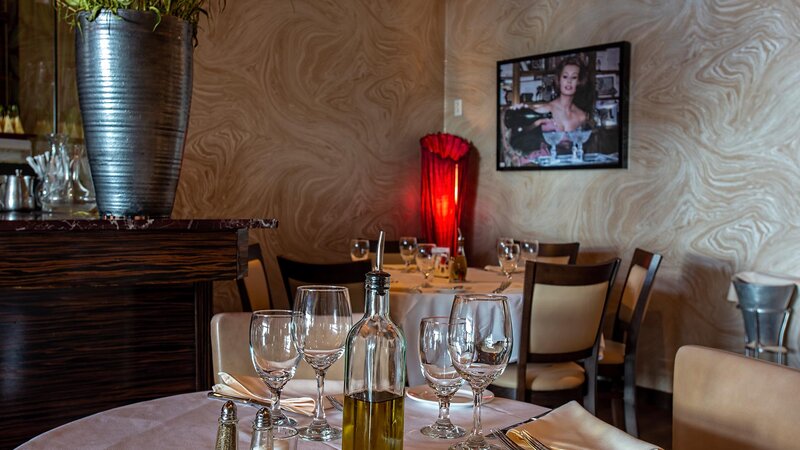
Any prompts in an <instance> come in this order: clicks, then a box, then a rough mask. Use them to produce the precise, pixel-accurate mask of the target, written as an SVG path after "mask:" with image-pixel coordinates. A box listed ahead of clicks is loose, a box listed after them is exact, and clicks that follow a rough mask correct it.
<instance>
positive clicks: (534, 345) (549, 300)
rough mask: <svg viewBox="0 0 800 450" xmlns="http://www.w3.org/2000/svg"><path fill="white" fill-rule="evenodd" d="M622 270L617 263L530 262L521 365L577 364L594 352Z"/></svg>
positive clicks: (526, 285) (615, 260) (613, 261)
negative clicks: (613, 290)
mask: <svg viewBox="0 0 800 450" xmlns="http://www.w3.org/2000/svg"><path fill="white" fill-rule="evenodd" d="M618 267H619V259H614V260H611V261H609V262H606V263H603V264H595V265H563V264H547V263H540V262H538V261H528V262H527V263H526V266H525V285H524V290H523V308H522V336H523V338H522V339H521V342H520V359H521V365H523V364H525V363H527V362H560V361H575V360H579V359H583V358H587V357H589V356H591V355H592V354H593V353H596V350H597V348H596V347H597V344H598V342H599V338H600V332H601V326H602V322H603V312H604V310H605V306H606V302H607V301H608V294H609V292H610V290H611V286H612V285H613V283H614V276H615V275H616V272H617V268H618ZM519 372H522V371H519Z"/></svg>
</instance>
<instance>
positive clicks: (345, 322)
mask: <svg viewBox="0 0 800 450" xmlns="http://www.w3.org/2000/svg"><path fill="white" fill-rule="evenodd" d="M351 326H352V314H351V313H350V296H349V293H348V291H347V288H346V287H342V286H301V287H299V288H297V295H296V296H295V316H294V337H295V341H296V342H297V346H298V347H299V348H300V351H301V352H302V354H303V359H305V360H306V362H307V363H308V365H310V366H311V367H312V368H313V369H314V371H315V372H316V374H317V404H316V408H315V410H314V419H313V420H311V423H310V424H309V425H308V426H307V427H303V428H300V430H298V431H299V432H300V438H302V439H304V440H307V441H330V440H333V439H339V438H340V437H342V430H340V429H339V428H334V427H332V426H330V424H328V421H327V420H326V419H325V410H324V408H323V407H322V395H323V393H324V390H325V372H326V371H327V370H328V368H330V366H331V365H333V363H335V362H336V361H337V360H338V359H339V358H341V357H342V355H343V354H344V344H345V340H346V339H347V333H348V332H349V331H350V327H351Z"/></svg>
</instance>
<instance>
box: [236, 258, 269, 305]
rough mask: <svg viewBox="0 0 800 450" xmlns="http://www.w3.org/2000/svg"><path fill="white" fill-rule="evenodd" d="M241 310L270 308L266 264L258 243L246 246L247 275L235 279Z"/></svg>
mask: <svg viewBox="0 0 800 450" xmlns="http://www.w3.org/2000/svg"><path fill="white" fill-rule="evenodd" d="M236 286H237V287H238V288H239V298H240V299H241V301H242V311H258V310H259V309H270V308H272V300H271V298H270V293H269V281H268V278H267V266H266V264H264V257H263V255H262V254H261V246H260V245H259V244H257V243H256V244H250V245H249V246H248V247H247V276H245V277H242V278H239V279H238V280H236Z"/></svg>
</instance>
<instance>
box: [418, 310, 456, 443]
mask: <svg viewBox="0 0 800 450" xmlns="http://www.w3.org/2000/svg"><path fill="white" fill-rule="evenodd" d="M449 323H450V318H449V317H426V318H424V319H422V321H421V322H420V326H419V362H420V366H421V368H422V375H423V376H424V377H425V381H427V383H428V386H430V387H431V389H433V392H434V393H435V394H436V397H437V398H438V399H439V418H438V419H436V421H435V422H433V423H432V424H431V425H428V426H426V427H424V428H423V429H421V430H420V431H421V432H422V434H424V435H425V436H429V437H432V438H439V439H454V438H457V437H461V436H463V435H464V434H465V433H466V431H465V430H464V429H463V428H461V427H459V426H456V425H454V424H453V422H451V421H450V399H451V398H452V397H453V395H454V394H455V393H456V392H457V391H458V389H459V388H461V385H462V384H463V383H464V379H463V378H461V375H459V374H458V372H457V371H456V369H455V367H453V361H452V359H451V358H450V352H449V351H448V349H447V333H448V325H449Z"/></svg>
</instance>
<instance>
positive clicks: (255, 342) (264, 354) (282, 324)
mask: <svg viewBox="0 0 800 450" xmlns="http://www.w3.org/2000/svg"><path fill="white" fill-rule="evenodd" d="M296 315H298V314H297V313H293V312H292V311H287V310H274V309H273V310H261V311H255V312H253V315H252V316H251V317H250V358H251V360H252V361H253V367H254V368H255V369H256V373H258V376H259V377H261V380H262V381H264V384H266V385H267V388H268V389H269V390H270V392H271V393H272V397H273V398H274V401H273V402H272V408H271V409H270V413H271V416H272V424H273V425H275V429H274V430H273V434H274V435H275V436H276V437H291V436H294V435H296V434H297V430H296V429H294V428H293V427H294V426H295V425H297V421H296V420H294V419H291V418H289V417H286V415H285V414H283V412H282V411H281V390H283V387H284V386H285V385H286V382H287V381H289V380H290V379H291V378H292V377H293V376H294V372H295V370H296V369H297V363H299V362H300V349H299V348H298V347H297V344H296V342H295V340H294V338H293V328H294V323H293V322H294V321H293V318H294V317H295V316H296Z"/></svg>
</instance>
